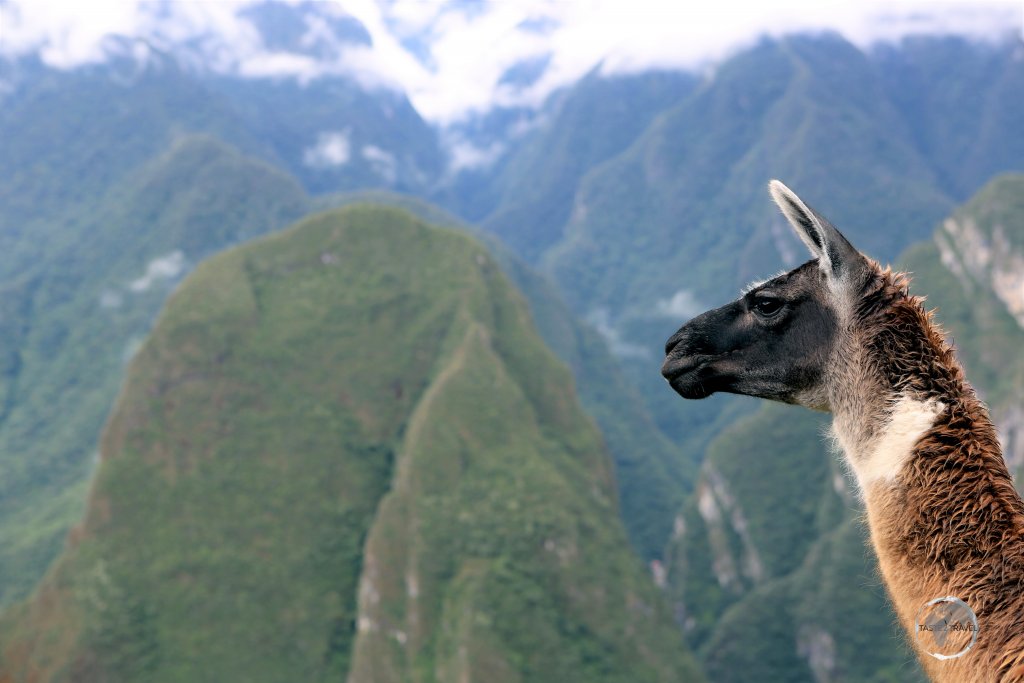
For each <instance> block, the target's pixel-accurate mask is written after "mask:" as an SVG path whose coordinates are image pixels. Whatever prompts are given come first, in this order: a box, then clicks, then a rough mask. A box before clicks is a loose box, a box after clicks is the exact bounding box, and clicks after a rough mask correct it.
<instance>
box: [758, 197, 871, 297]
mask: <svg viewBox="0 0 1024 683" xmlns="http://www.w3.org/2000/svg"><path fill="white" fill-rule="evenodd" d="M768 191H769V192H770V193H771V195H772V199H773V200H775V203H776V204H777V205H778V207H779V208H780V209H782V213H783V215H785V217H786V219H787V220H788V221H789V223H790V225H792V226H793V230H794V231H796V234H797V236H799V237H800V239H801V240H802V241H803V243H804V244H806V245H807V248H808V249H809V250H810V252H811V255H812V256H814V257H815V258H817V259H818V264H819V265H820V266H821V269H822V270H823V271H825V273H826V274H827V275H830V276H832V277H836V278H838V277H841V276H842V275H843V273H845V272H849V271H852V270H854V269H856V268H857V267H858V266H859V265H860V264H862V263H863V262H864V257H863V256H862V255H861V254H860V252H859V251H857V250H856V249H855V248H854V247H853V245H852V244H850V243H849V242H848V241H847V239H846V238H845V237H843V234H842V233H841V232H839V231H838V230H837V229H836V228H835V226H833V225H832V224H831V223H829V222H828V220H827V219H826V218H825V217H824V216H822V215H821V214H819V213H818V212H817V211H815V210H814V209H812V208H811V207H809V206H808V205H807V204H805V203H804V201H803V200H802V199H800V197H798V196H796V193H795V192H793V190H791V189H789V188H788V187H786V186H785V185H783V184H782V182H780V181H778V180H772V181H771V182H770V183H768Z"/></svg>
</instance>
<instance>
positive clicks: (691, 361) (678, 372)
mask: <svg viewBox="0 0 1024 683" xmlns="http://www.w3.org/2000/svg"><path fill="white" fill-rule="evenodd" d="M717 358H720V356H685V357H682V358H679V357H676V358H673V357H668V358H666V359H665V363H664V365H662V366H661V374H662V376H663V377H664V378H665V379H666V380H667V381H668V384H669V386H670V387H672V390H673V391H675V392H676V393H677V394H679V395H680V396H682V397H683V398H687V399H699V398H707V397H708V396H710V395H711V394H713V393H715V392H716V391H718V390H720V389H721V387H719V386H718V382H716V381H715V380H716V378H715V374H716V373H714V372H707V370H708V366H709V365H710V364H711V362H712V361H714V360H715V359H717Z"/></svg>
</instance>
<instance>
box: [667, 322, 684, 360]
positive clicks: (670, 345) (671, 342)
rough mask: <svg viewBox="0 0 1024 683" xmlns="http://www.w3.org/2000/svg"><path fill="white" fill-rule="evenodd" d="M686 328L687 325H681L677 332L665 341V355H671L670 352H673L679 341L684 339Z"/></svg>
mask: <svg viewBox="0 0 1024 683" xmlns="http://www.w3.org/2000/svg"><path fill="white" fill-rule="evenodd" d="M684 329H686V327H685V326H683V327H680V328H679V329H678V330H676V333H675V334H673V335H672V336H671V337H669V338H668V341H667V342H665V355H666V356H667V355H669V354H670V353H672V349H674V348H675V347H676V346H678V345H679V342H681V341H683V330H684Z"/></svg>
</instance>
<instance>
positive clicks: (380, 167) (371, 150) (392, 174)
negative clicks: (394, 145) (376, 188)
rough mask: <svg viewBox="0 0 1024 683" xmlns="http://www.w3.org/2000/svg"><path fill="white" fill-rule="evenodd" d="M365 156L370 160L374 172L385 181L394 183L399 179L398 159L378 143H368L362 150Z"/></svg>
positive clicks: (390, 183)
mask: <svg viewBox="0 0 1024 683" xmlns="http://www.w3.org/2000/svg"><path fill="white" fill-rule="evenodd" d="M362 153H363V158H364V159H366V160H367V161H369V162H370V166H371V167H372V168H373V170H374V172H375V173H376V174H377V175H379V176H380V177H381V178H382V179H383V180H384V182H386V183H388V184H389V185H393V184H394V183H395V180H397V179H398V161H397V160H396V159H395V155H394V154H392V153H391V152H388V151H387V150H384V149H381V148H380V147H377V146H376V145H366V146H365V147H363V150H362Z"/></svg>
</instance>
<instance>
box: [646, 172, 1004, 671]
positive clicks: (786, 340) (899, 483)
mask: <svg viewBox="0 0 1024 683" xmlns="http://www.w3.org/2000/svg"><path fill="white" fill-rule="evenodd" d="M769 190H770V192H771V195H772V198H773V199H774V200H775V203H776V204H777V205H778V206H779V208H780V209H781V210H782V213H783V214H784V215H785V217H786V218H787V219H788V220H789V223H790V224H791V225H792V227H793V229H794V230H795V231H796V233H797V235H798V236H799V237H800V239H801V240H802V241H803V242H804V244H806V245H807V248H808V249H809V250H810V252H811V255H812V256H813V259H812V260H811V261H808V262H807V263H805V264H803V265H802V266H799V267H798V268H796V269H794V270H792V271H790V272H788V273H785V274H783V275H779V276H778V277H775V278H773V279H771V280H768V281H767V282H764V283H761V284H758V285H755V286H753V287H751V288H750V289H749V290H748V291H746V292H745V293H744V294H743V295H742V296H741V297H740V298H739V299H738V300H736V301H734V302H732V303H729V304H726V305H725V306H722V307H721V308H717V309H714V310H711V311H707V312H706V313H703V314H701V315H699V316H697V317H696V318H694V319H692V320H690V321H689V322H688V323H686V324H685V325H683V326H682V327H681V328H680V329H679V331H678V332H676V333H675V334H674V335H672V337H671V338H670V339H669V340H668V342H667V343H666V346H665V354H666V358H665V363H664V365H663V367H662V374H663V375H664V376H665V378H666V379H667V380H668V382H669V384H670V385H671V386H672V388H673V389H674V390H675V391H676V392H677V393H679V394H680V395H681V396H683V397H684V398H690V399H697V398H704V397H706V396H710V395H711V394H713V393H715V392H718V391H722V392H730V393H736V394H746V395H749V396H757V397H760V398H767V399H771V400H774V401H782V402H785V403H793V404H799V405H802V406H806V407H808V408H812V409H814V410H821V411H827V412H830V413H832V434H833V436H834V438H835V440H836V442H837V444H838V445H839V447H840V448H841V450H842V451H843V456H844V459H845V461H846V463H847V464H848V467H849V470H850V471H851V472H852V474H853V476H854V478H855V479H856V482H857V485H858V489H859V491H860V495H861V496H862V498H863V500H864V504H865V507H866V512H867V515H866V516H867V523H868V527H869V530H870V536H871V543H872V545H873V547H874V549H875V552H876V554H877V556H878V563H879V568H880V570H881V574H882V578H883V580H884V582H885V584H886V588H887V591H888V593H889V597H890V599H891V600H892V603H893V605H894V606H895V609H896V613H897V616H898V619H899V621H900V623H901V624H902V626H903V627H904V629H906V631H907V632H908V634H909V640H910V642H911V643H912V644H913V646H914V649H915V651H916V652H917V654H918V658H919V659H920V660H921V662H922V665H923V666H924V668H925V671H926V672H927V673H928V675H929V676H930V677H931V678H932V679H933V680H936V681H956V682H957V683H964V682H971V681H996V680H998V681H1024V502H1022V501H1021V497H1020V496H1019V495H1018V493H1017V491H1016V490H1015V489H1014V487H1013V482H1012V480H1011V478H1010V474H1009V472H1008V471H1007V469H1006V464H1005V462H1004V461H1003V457H1002V453H1001V452H1000V448H999V442H998V440H997V438H996V432H995V429H994V427H993V426H992V422H991V420H990V419H989V415H988V411H987V409H986V408H985V406H984V405H983V404H982V403H981V401H980V400H979V399H978V397H977V396H976V394H975V392H974V389H973V388H972V387H971V385H970V384H968V383H967V381H966V380H965V378H964V375H963V371H962V369H961V367H960V365H959V363H958V361H957V360H956V357H955V355H954V352H953V349H952V348H951V347H950V346H949V345H948V344H947V343H946V341H945V339H944V336H943V333H942V330H940V329H939V328H938V326H937V325H936V323H935V322H933V320H932V318H931V314H930V313H928V312H926V311H925V310H924V308H923V306H922V302H923V300H922V299H921V298H919V297H915V296H911V295H910V293H909V292H908V278H907V276H905V275H904V274H901V273H897V272H893V271H892V270H890V269H889V268H885V269H882V268H881V267H880V266H879V264H878V263H877V262H875V261H873V260H871V259H869V258H867V257H866V256H864V255H863V254H861V253H860V252H859V251H857V250H856V249H855V248H854V247H853V246H852V245H851V244H850V243H849V242H848V241H847V240H846V238H845V237H843V235H842V234H841V233H840V232H839V231H838V230H837V229H836V228H835V227H834V226H832V224H830V223H829V222H828V221H827V220H826V219H825V218H824V217H822V216H821V215H820V214H818V213H817V212H816V211H814V210H813V209H812V208H811V207H809V206H808V205H807V204H806V203H804V202H803V201H802V200H801V199H800V198H799V197H797V195H796V194H794V193H793V192H792V191H791V190H790V189H789V188H787V187H786V186H785V185H783V184H782V183H781V182H779V181H777V180H773V181H772V182H771V183H770V185H769ZM952 598H956V599H957V600H955V601H954V600H952ZM960 601H962V603H966V605H967V607H969V608H970V610H973V613H974V615H976V622H973V626H972V624H971V623H968V622H966V621H965V622H963V623H961V622H957V625H956V628H955V629H949V631H948V632H946V633H943V634H942V637H941V638H937V634H931V633H928V631H930V630H932V628H933V627H935V624H936V621H935V619H934V617H935V613H934V611H933V612H932V613H931V615H930V616H929V617H928V618H922V614H926V616H927V613H928V610H934V609H935V605H936V604H937V603H938V604H942V603H946V604H945V606H946V607H947V608H948V607H950V606H951V605H953V604H954V603H956V604H961V605H962V603H961V602H960ZM954 606H955V605H954ZM957 609H958V608H957ZM970 610H967V609H966V608H964V612H965V613H967V612H969V611H970ZM941 616H942V615H941V614H940V615H939V617H940V621H941ZM946 621H948V619H946ZM930 639H932V640H930ZM936 641H937V642H936ZM972 643H973V645H972ZM943 647H945V648H946V649H945V650H943V649H942V648H943ZM936 650H940V651H936Z"/></svg>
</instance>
